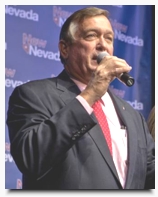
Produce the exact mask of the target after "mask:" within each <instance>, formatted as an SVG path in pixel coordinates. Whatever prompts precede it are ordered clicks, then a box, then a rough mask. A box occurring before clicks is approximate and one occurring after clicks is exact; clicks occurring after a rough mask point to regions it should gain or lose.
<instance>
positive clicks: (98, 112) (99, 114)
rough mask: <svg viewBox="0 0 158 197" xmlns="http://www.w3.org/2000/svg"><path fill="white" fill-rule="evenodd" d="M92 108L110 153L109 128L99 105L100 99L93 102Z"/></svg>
mask: <svg viewBox="0 0 158 197" xmlns="http://www.w3.org/2000/svg"><path fill="white" fill-rule="evenodd" d="M92 108H93V110H94V114H95V116H96V118H97V119H98V122H99V124H100V127H101V129H102V131H103V134H104V136H105V139H106V142H107V144H108V147H109V150H110V153H111V155H112V143H111V135H110V129H109V126H108V122H107V119H106V116H105V113H104V112H103V109H102V107H101V101H100V100H98V101H96V102H95V103H94V104H93V106H92Z"/></svg>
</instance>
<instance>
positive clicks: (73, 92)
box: [57, 70, 81, 104]
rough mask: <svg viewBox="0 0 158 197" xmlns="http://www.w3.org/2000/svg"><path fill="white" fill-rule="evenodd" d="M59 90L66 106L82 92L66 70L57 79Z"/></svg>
mask: <svg viewBox="0 0 158 197" xmlns="http://www.w3.org/2000/svg"><path fill="white" fill-rule="evenodd" d="M57 89H58V90H59V91H60V94H59V95H60V98H61V99H62V101H63V102H64V103H65V104H67V103H69V102H70V101H71V100H72V99H73V98H75V97H76V96H77V95H78V94H80V92H81V91H80V90H79V88H78V87H77V85H76V84H75V83H74V82H73V81H72V80H71V79H70V77H69V76H68V74H67V73H66V71H65V70H63V71H62V72H61V73H60V75H59V76H58V78H57Z"/></svg>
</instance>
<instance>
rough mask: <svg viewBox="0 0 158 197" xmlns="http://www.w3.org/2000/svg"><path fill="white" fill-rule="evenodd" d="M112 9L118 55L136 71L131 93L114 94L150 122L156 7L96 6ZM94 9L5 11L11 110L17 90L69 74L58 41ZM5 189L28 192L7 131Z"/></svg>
mask: <svg viewBox="0 0 158 197" xmlns="http://www.w3.org/2000/svg"><path fill="white" fill-rule="evenodd" d="M95 6H96V7H99V8H103V9H107V10H108V11H109V13H110V21H111V24H112V27H113V29H114V33H115V40H114V55H115V56H118V57H120V58H122V59H125V60H126V61H127V63H128V64H129V65H131V66H132V71H131V72H130V74H131V76H133V77H134V79H135V84H134V86H132V87H127V86H125V85H124V84H123V83H121V82H120V81H119V80H117V79H115V80H114V81H113V82H112V83H111V85H110V88H111V90H112V91H113V92H114V93H115V94H116V95H118V96H119V97H121V98H123V99H124V100H126V101H127V102H128V103H129V104H130V105H131V106H132V107H133V108H134V109H136V110H138V111H139V112H140V113H142V114H143V115H144V117H145V118H147V117H148V114H149V112H150V109H151V99H152V98H151V53H152V40H151V39H152V31H151V30H152V18H151V16H152V13H151V6H150V5H146V6H145V5H137V6H134V5H115V6H114V5H113V6H110V5H107V6H106V5H105V6H102V5H98V6H97V5H95ZM84 7H89V6H88V5H87V6H85V5H78V6H76V5H60V6H53V5H52V6H51V5H46V6H43V5H37V6H35V5H30V6H29V5H21V6H19V5H18V6H15V5H6V6H5V89H6V91H5V98H6V105H5V110H6V114H7V109H8V100H9V96H10V95H11V93H12V91H13V89H14V88H15V87H16V86H19V85H21V84H23V83H26V82H28V81H31V80H35V79H42V78H48V77H55V76H57V75H58V74H59V73H60V72H61V70H62V69H63V65H62V64H61V62H60V58H59V50H58V40H59V33H60V30H61V26H62V25H63V23H64V21H65V20H66V19H67V17H69V16H70V15H71V14H72V13H73V12H74V11H76V10H78V9H81V8H84ZM5 176H6V179H5V188H6V189H22V176H21V172H20V171H19V170H18V168H17V167H16V164H15V162H14V160H13V158H12V156H11V154H10V141H9V136H8V128H7V126H6V128H5Z"/></svg>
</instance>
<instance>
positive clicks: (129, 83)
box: [97, 51, 134, 87]
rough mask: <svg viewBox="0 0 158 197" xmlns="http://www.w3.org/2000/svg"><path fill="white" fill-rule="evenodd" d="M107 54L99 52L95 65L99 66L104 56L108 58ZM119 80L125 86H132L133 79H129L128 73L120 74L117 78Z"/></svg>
mask: <svg viewBox="0 0 158 197" xmlns="http://www.w3.org/2000/svg"><path fill="white" fill-rule="evenodd" d="M108 55H109V54H108V53H107V52H105V51H104V52H101V53H99V55H98V57H97V63H98V64H99V63H100V62H101V61H102V59H103V58H104V57H106V56H108ZM119 79H120V80H121V81H122V82H123V83H124V84H125V85H127V86H129V87H131V86H133V84H134V78H133V77H131V76H130V75H129V74H128V73H126V72H125V73H122V74H121V75H120V76H119Z"/></svg>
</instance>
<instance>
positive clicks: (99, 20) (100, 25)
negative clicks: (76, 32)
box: [80, 15, 113, 32]
mask: <svg viewBox="0 0 158 197" xmlns="http://www.w3.org/2000/svg"><path fill="white" fill-rule="evenodd" d="M80 27H81V29H80V30H83V31H86V30H89V29H92V28H93V29H95V28H96V29H102V30H106V31H107V30H108V31H111V32H113V30H112V26H111V23H110V21H109V20H108V18H106V17H105V16H104V15H100V16H94V17H88V18H85V19H84V20H83V21H82V23H81V26H80Z"/></svg>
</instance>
